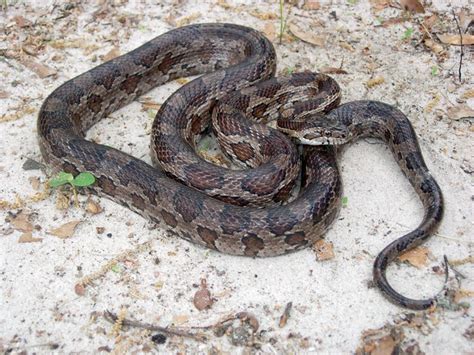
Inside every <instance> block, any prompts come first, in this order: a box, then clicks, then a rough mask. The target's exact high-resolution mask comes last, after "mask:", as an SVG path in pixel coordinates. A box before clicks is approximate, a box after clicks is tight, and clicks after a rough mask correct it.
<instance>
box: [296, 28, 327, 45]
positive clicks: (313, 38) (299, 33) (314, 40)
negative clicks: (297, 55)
mask: <svg viewBox="0 0 474 355" xmlns="http://www.w3.org/2000/svg"><path fill="white" fill-rule="evenodd" d="M288 29H289V30H290V32H291V33H292V34H293V35H294V36H296V37H298V38H299V39H301V40H302V41H305V42H308V43H311V44H314V45H316V46H320V47H323V46H324V44H325V42H326V37H325V36H317V35H315V34H313V33H311V32H305V31H303V30H302V29H301V28H299V27H298V26H297V25H295V24H294V23H290V24H289V25H288Z"/></svg>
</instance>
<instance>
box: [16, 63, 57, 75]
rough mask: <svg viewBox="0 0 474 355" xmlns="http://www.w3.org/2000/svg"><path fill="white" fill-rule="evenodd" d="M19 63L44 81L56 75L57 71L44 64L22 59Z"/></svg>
mask: <svg viewBox="0 0 474 355" xmlns="http://www.w3.org/2000/svg"><path fill="white" fill-rule="evenodd" d="M20 63H21V64H23V65H24V66H25V67H27V68H28V69H29V70H31V71H32V72H33V73H35V74H36V75H38V76H39V77H40V78H41V79H44V78H46V77H48V76H52V75H56V73H57V71H56V70H55V69H52V68H50V67H48V66H46V65H44V64H41V63H37V62H35V61H33V60H31V59H28V58H23V59H20Z"/></svg>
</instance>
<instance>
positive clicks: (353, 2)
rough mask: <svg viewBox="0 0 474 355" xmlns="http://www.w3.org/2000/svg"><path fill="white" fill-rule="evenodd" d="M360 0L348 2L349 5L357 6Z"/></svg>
mask: <svg viewBox="0 0 474 355" xmlns="http://www.w3.org/2000/svg"><path fill="white" fill-rule="evenodd" d="M358 1H359V0H347V3H348V4H350V5H355V4H357V2H358Z"/></svg>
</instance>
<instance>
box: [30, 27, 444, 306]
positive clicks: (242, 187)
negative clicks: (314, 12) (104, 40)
mask: <svg viewBox="0 0 474 355" xmlns="http://www.w3.org/2000/svg"><path fill="white" fill-rule="evenodd" d="M274 71H275V52H274V49H273V46H272V45H271V43H270V42H269V41H268V40H267V39H266V38H265V37H264V36H263V35H261V34H260V33H259V32H257V31H255V30H252V29H249V28H246V27H242V26H238V25H231V24H200V25H191V26H187V27H182V28H179V29H176V30H173V31H170V32H167V33H165V34H163V35H161V36H159V37H157V38H155V39H153V40H151V41H149V42H147V43H145V44H144V45H142V46H141V47H139V48H137V49H135V50H133V51H131V52H129V53H127V54H125V55H123V56H121V57H118V58H116V59H113V60H111V61H109V62H106V63H104V64H102V65H100V66H98V67H96V68H93V69H91V70H89V71H87V72H86V73H84V74H81V75H79V76H77V77H75V78H73V79H71V80H69V81H68V82H66V83H64V84H63V85H62V86H60V87H59V88H57V89H56V90H55V91H54V92H53V93H51V95H49V96H48V98H47V99H46V100H45V102H44V104H43V106H42V108H41V111H40V113H39V118H38V133H39V142H40V147H41V152H42V154H43V157H44V159H45V160H46V161H47V162H48V163H49V164H51V165H52V166H53V167H54V168H55V169H56V170H64V171H67V172H70V173H73V174H77V173H79V172H81V171H89V172H91V173H93V174H94V175H95V177H96V179H97V183H96V184H95V185H94V186H93V187H92V188H90V190H92V191H94V192H95V193H97V194H99V195H105V196H107V197H109V198H111V199H113V200H114V201H117V202H119V203H121V204H122V205H124V206H126V207H128V208H130V209H131V210H133V211H136V212H137V213H139V214H141V215H143V216H144V217H146V218H148V219H150V220H152V221H155V222H157V223H161V224H162V225H163V226H164V227H165V228H166V229H167V230H168V231H169V232H170V233H172V234H175V235H178V236H180V237H182V238H184V239H186V240H189V241H192V242H194V243H197V244H200V245H203V246H205V247H208V248H212V249H215V250H218V251H221V252H224V253H228V254H235V255H248V256H275V255H280V254H285V253H288V252H292V251H295V250H299V249H302V248H305V247H307V246H310V245H311V244H312V242H314V241H316V240H317V239H319V238H320V237H321V236H322V235H323V234H324V232H325V231H326V230H327V229H328V228H329V226H330V225H331V223H332V222H333V220H334V219H335V217H336V216H337V214H338V211H339V207H340V196H341V182H340V178H339V174H338V171H337V164H336V158H335V152H334V149H333V148H332V147H330V146H319V147H305V148H304V161H303V165H304V167H305V169H304V174H303V188H302V192H301V193H300V194H299V196H298V197H297V198H296V199H295V200H294V201H291V202H289V203H287V204H284V205H275V204H273V205H270V206H268V207H265V208H258V207H254V205H259V204H261V203H266V202H268V201H270V202H272V201H273V202H280V201H281V200H282V199H284V198H285V197H286V195H288V192H289V190H290V187H289V186H290V184H291V181H292V180H293V179H294V176H295V175H297V174H295V171H297V169H296V168H295V167H296V166H298V164H299V162H298V158H295V157H294V155H293V154H295V153H296V150H295V149H294V147H292V145H291V144H290V143H289V140H288V138H285V137H284V136H282V135H281V134H279V133H272V131H271V130H270V133H268V132H267V129H266V128H258V126H257V128H255V129H251V128H247V127H249V126H247V125H245V124H243V123H241V122H240V121H239V122H240V123H237V121H236V123H232V124H229V123H222V122H221V123H220V124H221V126H220V127H219V129H218V130H217V132H216V133H217V136H218V139H219V140H220V139H221V138H222V140H224V139H227V138H224V137H220V135H221V133H222V134H224V133H225V134H226V135H227V136H228V137H230V138H231V140H230V141H227V142H228V143H224V145H226V144H227V148H226V149H227V151H228V153H229V155H231V156H234V157H237V158H238V159H239V160H241V161H244V163H246V164H247V165H250V166H254V165H255V166H258V167H257V168H256V169H251V170H242V171H236V172H233V173H230V174H231V175H225V174H227V173H229V172H225V171H223V169H221V168H217V167H215V166H213V165H211V164H209V163H207V162H205V161H203V160H202V159H201V158H199V157H198V156H197V155H196V153H195V151H194V150H193V145H194V142H195V140H196V136H197V135H199V133H200V132H201V131H202V130H203V129H204V128H205V127H206V126H207V125H208V123H209V120H210V119H211V117H210V110H211V108H212V106H213V105H214V103H215V102H216V101H217V100H221V101H223V102H225V99H224V96H225V95H227V94H228V93H230V92H237V93H236V94H233V95H239V96H238V98H237V99H236V100H234V101H232V100H231V102H229V103H228V104H227V106H226V105H224V106H223V111H219V112H224V114H223V115H225V114H226V113H227V114H228V113H229V112H234V111H233V110H234V109H237V110H240V111H243V112H245V113H250V114H252V115H253V116H254V117H257V120H259V118H260V119H261V121H262V122H265V121H268V120H271V119H276V118H278V117H280V116H285V115H287V116H288V115H298V114H302V115H304V112H313V111H314V112H318V111H320V112H329V111H330V110H331V109H332V108H334V106H336V105H337V104H338V102H339V94H338V90H336V89H338V87H337V84H335V83H334V82H333V81H331V80H330V79H329V78H327V77H325V76H322V75H320V74H309V73H308V74H298V75H295V76H293V77H290V78H286V79H277V78H272V77H273V74H274ZM203 73H207V74H205V75H203V76H201V77H199V78H198V79H196V80H193V81H192V82H190V83H189V84H186V85H184V86H183V87H181V88H180V89H179V90H178V91H177V92H175V93H174V94H173V95H171V97H170V98H169V99H168V100H167V101H166V102H165V103H164V104H163V106H162V107H161V109H160V111H159V113H158V116H159V119H157V121H155V123H154V125H153V133H152V146H153V147H154V150H153V152H152V156H153V160H154V161H156V162H158V164H160V166H161V167H162V169H163V170H161V169H156V168H154V167H152V166H150V165H148V164H146V163H144V162H143V161H141V160H139V159H137V158H134V157H132V156H130V155H127V154H125V153H123V152H121V151H118V150H116V149H114V148H111V147H108V146H105V145H101V144H97V143H93V142H91V141H88V140H86V139H85V138H84V135H85V132H86V131H87V129H88V128H89V127H91V126H92V125H93V124H94V123H96V122H97V121H98V120H100V119H101V118H103V117H104V116H107V115H108V114H109V113H111V112H113V111H115V110H117V109H118V108H120V107H122V106H124V105H126V104H128V103H129V102H131V101H133V100H134V99H136V98H137V97H138V96H140V95H142V94H143V93H145V92H147V91H149V90H150V89H152V88H153V87H156V86H157V85H160V84H163V83H165V82H167V81H170V80H173V79H175V78H179V77H183V76H189V75H196V74H203ZM267 79H270V80H267ZM265 80H267V81H265ZM303 82H304V83H305V84H304V85H303V84H302V83H303ZM309 82H311V83H313V85H315V88H311V89H310V90H309V91H312V92H313V99H310V100H309V101H305V102H303V101H302V100H300V98H299V94H300V92H301V93H303V92H304V91H305V89H303V87H306V86H308V85H309V84H308V83H309ZM306 84H308V85H306ZM298 88H301V90H300V89H298ZM285 90H286V92H287V94H285ZM290 94H291V95H290ZM275 97H277V98H276V99H275ZM289 97H293V102H291V104H287V103H285V100H284V99H286V98H289ZM219 115H220V114H219V113H216V114H215V115H214V117H213V120H214V121H217V120H219ZM329 116H330V117H332V118H335V119H337V120H338V121H340V122H341V123H343V124H344V125H345V126H347V128H348V129H349V130H350V132H351V134H352V136H353V137H358V136H363V135H370V136H376V137H378V138H381V139H383V140H384V141H385V142H386V143H387V144H388V145H389V146H390V148H391V150H392V152H393V154H394V156H395V158H396V159H397V162H398V163H399V165H400V167H401V168H402V170H403V172H404V173H405V175H406V176H407V177H408V179H409V180H410V182H411V183H412V185H413V186H414V188H415V190H416V191H417V193H418V194H419V196H420V197H421V199H422V201H423V204H424V207H425V211H426V213H425V217H424V219H423V222H422V224H421V225H420V226H419V227H418V228H417V229H415V230H414V231H413V232H411V233H409V234H408V235H406V236H404V237H402V238H400V239H397V240H396V241H395V242H393V243H392V244H390V245H389V246H388V247H386V248H385V249H384V250H383V251H382V252H381V253H380V255H379V256H378V257H377V260H376V262H375V265H374V279H375V281H376V283H377V285H378V286H379V287H380V288H381V289H382V291H384V293H385V294H386V295H387V296H388V297H389V299H390V300H391V301H393V302H395V303H397V304H400V305H403V306H405V307H408V308H413V309H423V308H427V307H429V306H431V305H432V304H433V302H434V300H433V299H427V300H411V299H407V298H405V297H403V296H401V295H400V294H398V293H397V292H396V291H395V290H393V289H392V288H391V287H390V285H389V284H388V282H387V280H386V278H385V269H386V268H387V265H388V263H390V262H391V261H392V260H393V259H394V258H395V257H396V256H397V255H399V254H401V253H403V252H404V251H406V250H409V249H411V248H413V247H415V246H416V245H419V244H420V243H422V242H423V241H424V240H426V239H427V238H428V237H429V235H430V233H432V231H433V230H434V229H435V228H436V227H437V225H438V224H439V222H440V220H441V217H442V212H443V203H442V196H441V192H440V189H439V187H438V185H437V184H436V182H435V180H434V179H433V178H432V177H431V175H430V173H429V171H428V169H427V168H426V166H425V164H424V162H423V158H422V156H421V152H420V149H419V147H418V144H417V141H416V135H415V133H414V131H413V129H412V127H411V125H410V123H409V121H408V119H407V118H406V117H405V116H404V115H403V114H402V113H401V112H400V111H398V110H396V109H395V108H393V107H391V106H389V105H386V104H383V103H379V102H373V101H359V102H353V103H348V104H345V105H342V106H340V107H338V108H336V109H334V110H332V111H330V112H329V114H328V117H329ZM224 122H225V121H224ZM232 122H234V121H232ZM263 131H265V133H263ZM246 132H247V133H248V132H251V134H254V137H253V138H254V140H255V141H260V143H258V144H257V145H256V146H255V147H254V146H252V144H250V143H248V142H249V141H246V140H245V139H240V140H239V138H238V137H239V136H240V135H241V134H243V133H246ZM252 132H253V133H252ZM264 134H265V135H266V134H270V135H274V136H275V137H274V138H275V139H279V140H280V142H281V143H279V144H271V143H267V144H266V143H265V142H266V140H265V139H267V138H265V139H263V138H262V137H263V135H264ZM260 135H262V136H260ZM232 139H234V140H232ZM272 139H273V138H272ZM262 142H263V143H262ZM268 142H271V140H269V141H268ZM259 144H260V145H259ZM251 148H252V149H251ZM255 149H259V150H260V151H259V152H258V153H255V151H254V150H255ZM246 160H247V162H245V161H246ZM285 164H286V165H288V167H287V168H286V167H283V165H285ZM272 172H277V174H276V177H271V176H272ZM206 174H207V175H206ZM232 174H237V175H239V174H240V175H242V176H243V179H242V180H239V179H235V180H231V179H234V178H235V176H236V175H232ZM169 175H173V176H175V177H176V180H175V179H172V178H170V177H169ZM242 176H241V177H240V178H242ZM177 180H178V181H180V182H184V183H185V184H187V185H189V186H185V185H183V184H182V183H180V182H178V181H177ZM262 181H263V182H264V183H261V182H262ZM268 186H272V188H271V189H269V188H268ZM197 189H200V190H203V191H204V192H206V193H210V195H211V196H208V195H206V194H204V193H203V192H200V191H198V190H197ZM244 195H245V196H244ZM212 196H214V197H212ZM219 199H220V200H219ZM253 201H256V202H255V203H253ZM230 202H232V203H230Z"/></svg>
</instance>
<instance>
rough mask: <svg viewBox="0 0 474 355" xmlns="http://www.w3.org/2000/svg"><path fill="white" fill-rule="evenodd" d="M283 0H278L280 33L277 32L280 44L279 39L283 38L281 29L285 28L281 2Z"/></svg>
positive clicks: (282, 2)
mask: <svg viewBox="0 0 474 355" xmlns="http://www.w3.org/2000/svg"><path fill="white" fill-rule="evenodd" d="M284 2H285V0H280V34H279V36H278V37H279V43H280V44H281V41H282V39H283V30H284V29H285V22H284V19H283V8H284V6H283V4H284Z"/></svg>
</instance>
